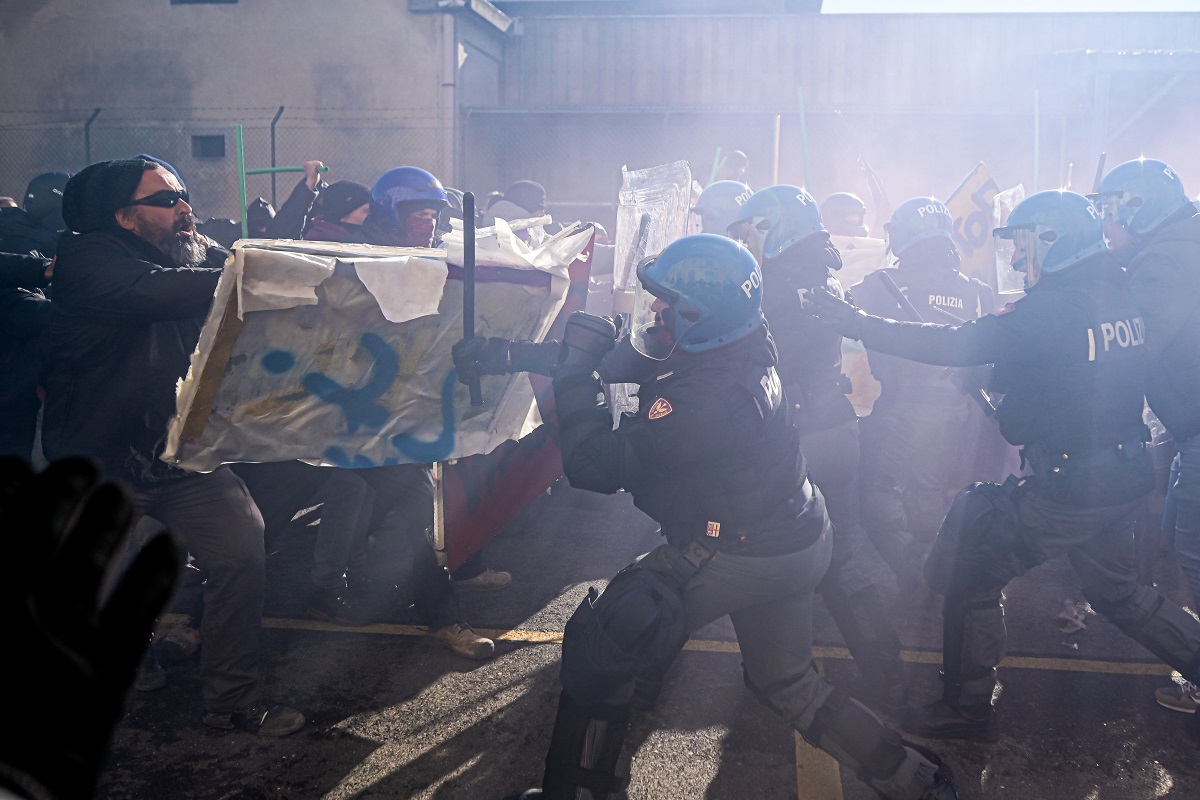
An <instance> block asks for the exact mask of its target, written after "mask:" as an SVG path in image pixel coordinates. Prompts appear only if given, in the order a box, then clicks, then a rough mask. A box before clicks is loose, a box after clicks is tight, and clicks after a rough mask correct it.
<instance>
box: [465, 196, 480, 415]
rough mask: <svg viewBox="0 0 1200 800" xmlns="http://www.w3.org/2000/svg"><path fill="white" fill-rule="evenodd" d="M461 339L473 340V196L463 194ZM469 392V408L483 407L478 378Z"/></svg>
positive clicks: (472, 380)
mask: <svg viewBox="0 0 1200 800" xmlns="http://www.w3.org/2000/svg"><path fill="white" fill-rule="evenodd" d="M463 338H464V339H474V338H475V194H474V193H473V192H465V193H464V194H463ZM467 388H468V389H470V391H471V407H472V408H478V407H480V406H482V405H483V390H482V389H481V388H480V386H479V376H475V377H474V378H472V379H471V382H470V383H469V384H467Z"/></svg>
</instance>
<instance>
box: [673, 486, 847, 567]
mask: <svg viewBox="0 0 1200 800" xmlns="http://www.w3.org/2000/svg"><path fill="white" fill-rule="evenodd" d="M812 499H813V490H812V484H811V483H810V482H809V480H808V479H807V478H805V479H804V482H803V483H802V484H801V485H800V488H798V489H797V490H796V492H795V493H794V494H793V495H792V496H791V497H789V498H788V499H787V502H786V503H785V504H784V507H783V509H781V510H782V512H783V513H782V514H781V515H780V517H782V519H781V520H780V521H779V522H773V521H772V522H767V523H763V524H760V525H756V526H755V527H754V528H752V529H751V528H748V527H744V526H735V525H726V524H720V523H716V522H710V523H709V526H708V528H707V529H706V530H705V531H690V530H689V531H686V532H685V531H684V530H683V529H682V528H680V529H676V530H674V531H668V529H667V528H666V527H664V529H663V533H664V535H665V536H666V537H667V541H669V542H670V543H671V544H673V545H675V547H677V548H678V549H679V551H680V552H681V553H682V554H683V557H684V559H686V560H687V561H688V562H690V563H691V564H692V565H693V566H694V567H695V568H696V569H699V567H700V566H701V565H702V564H703V562H705V561H707V560H708V559H709V558H712V557H713V556H714V555H716V554H717V553H728V554H730V555H738V556H752V557H756V558H766V557H770V556H782V555H787V554H788V553H796V552H799V551H800V550H803V549H805V548H806V547H808V546H809V545H811V544H812V543H813V542H815V541H816V540H817V539H818V538H820V535H821V530H822V527H823V526H816V531H815V532H814V533H812V534H809V535H804V534H801V533H800V532H798V531H797V530H796V527H797V523H798V522H799V520H800V518H801V515H802V514H803V512H804V510H805V508H807V507H808V505H809V504H810V503H811V502H812ZM780 517H775V519H779V518H780ZM714 526H715V530H716V531H717V535H715V536H713V535H711V534H710V533H709V531H710V530H713V529H714Z"/></svg>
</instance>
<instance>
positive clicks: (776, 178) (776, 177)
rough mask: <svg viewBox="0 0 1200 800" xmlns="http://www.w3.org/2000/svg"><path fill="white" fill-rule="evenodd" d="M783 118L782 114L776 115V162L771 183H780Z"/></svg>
mask: <svg viewBox="0 0 1200 800" xmlns="http://www.w3.org/2000/svg"><path fill="white" fill-rule="evenodd" d="M781 118H782V115H781V114H776V115H775V163H774V167H773V168H772V170H771V183H773V184H778V183H779V127H780V119H781Z"/></svg>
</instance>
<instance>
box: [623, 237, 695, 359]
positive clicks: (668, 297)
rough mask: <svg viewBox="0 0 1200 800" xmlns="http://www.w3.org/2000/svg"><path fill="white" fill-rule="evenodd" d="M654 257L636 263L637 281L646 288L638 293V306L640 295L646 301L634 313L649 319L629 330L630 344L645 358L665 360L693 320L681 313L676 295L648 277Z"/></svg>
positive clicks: (692, 323) (656, 257)
mask: <svg viewBox="0 0 1200 800" xmlns="http://www.w3.org/2000/svg"><path fill="white" fill-rule="evenodd" d="M657 259H658V256H657V255H653V256H648V257H647V258H644V259H642V260H641V262H640V263H639V264H638V265H637V276H638V280H639V281H641V284H642V288H643V289H645V290H646V291H645V292H644V293H639V298H638V299H639V303H638V305H639V306H641V302H640V301H641V300H642V298H645V299H646V300H648V301H649V303H648V305H647V306H642V307H641V313H637V314H635V318H640V319H645V318H646V317H647V316H649V317H650V321H649V322H645V323H643V324H641V325H635V326H634V327H633V328H632V330H630V332H629V343H630V344H632V345H633V349H635V350H637V351H638V352H639V353H641V354H642V355H644V356H646V357H647V358H651V359H653V360H655V361H666V360H667V359H668V358H670V357H671V354H672V353H674V352H675V348H676V346H677V345H678V344H679V342H680V341H681V340H682V339H683V337H684V336H685V335H686V334H687V332H688V330H690V329H691V327H692V325H694V324H695V323H696V321H695V320H693V321H690V322H689V321H688V320H685V319H684V318H683V317H682V316H680V315H679V314H678V313H677V312H676V309H675V306H674V304H675V303H678V302H679V299H680V298H679V294H678V293H677V292H675V291H673V290H672V289H669V288H667V287H666V286H663V285H662V284H660V283H659V282H658V281H656V280H655V279H654V278H653V277H651V275H650V272H649V270H650V267H651V266H652V265H653V264H654V262H655V261H656V260H657Z"/></svg>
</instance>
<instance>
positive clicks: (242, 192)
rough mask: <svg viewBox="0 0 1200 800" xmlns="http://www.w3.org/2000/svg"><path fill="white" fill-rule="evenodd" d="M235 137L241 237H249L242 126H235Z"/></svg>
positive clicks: (244, 148)
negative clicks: (240, 204) (240, 203)
mask: <svg viewBox="0 0 1200 800" xmlns="http://www.w3.org/2000/svg"><path fill="white" fill-rule="evenodd" d="M235 131H236V135H235V137H234V138H235V139H236V140H237V163H238V196H239V197H240V198H241V200H242V207H241V210H240V212H239V213H240V214H241V218H242V238H243V239H249V238H250V223H249V221H248V220H247V219H246V147H245V143H244V142H243V141H242V126H241V125H237V126H235Z"/></svg>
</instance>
